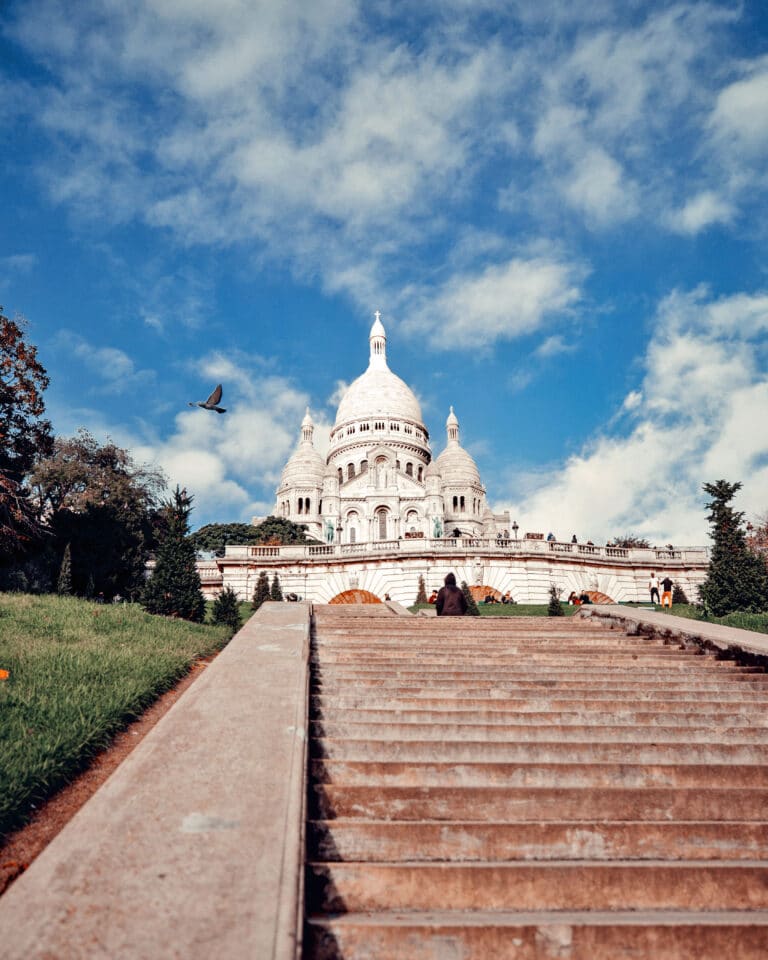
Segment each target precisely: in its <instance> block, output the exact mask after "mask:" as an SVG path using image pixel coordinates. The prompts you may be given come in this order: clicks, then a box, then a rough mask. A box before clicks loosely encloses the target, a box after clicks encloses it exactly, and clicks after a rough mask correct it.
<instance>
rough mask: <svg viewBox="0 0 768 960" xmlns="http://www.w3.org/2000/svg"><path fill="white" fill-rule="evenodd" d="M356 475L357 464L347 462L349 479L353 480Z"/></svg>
mask: <svg viewBox="0 0 768 960" xmlns="http://www.w3.org/2000/svg"><path fill="white" fill-rule="evenodd" d="M354 475H355V465H354V463H348V464H347V480H351V479H352V477H354Z"/></svg>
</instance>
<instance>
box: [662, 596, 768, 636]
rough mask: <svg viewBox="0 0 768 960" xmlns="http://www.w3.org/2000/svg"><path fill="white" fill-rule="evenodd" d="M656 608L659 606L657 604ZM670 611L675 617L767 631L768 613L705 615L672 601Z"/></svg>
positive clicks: (762, 631) (687, 605) (754, 630)
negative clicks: (722, 615)
mask: <svg viewBox="0 0 768 960" xmlns="http://www.w3.org/2000/svg"><path fill="white" fill-rule="evenodd" d="M656 609H657V610H659V609H661V608H660V607H658V606H657V607H656ZM672 613H673V614H674V615H675V616H677V617H687V618H688V619H690V620H700V621H701V622H702V623H721V624H722V625H723V626H724V627H737V628H738V629H740V630H751V631H752V632H753V633H768V613H729V614H728V616H726V617H705V616H703V615H702V612H701V610H700V609H699V608H697V607H695V606H694V605H693V604H688V603H673V604H672Z"/></svg>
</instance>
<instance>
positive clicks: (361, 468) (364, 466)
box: [360, 460, 368, 473]
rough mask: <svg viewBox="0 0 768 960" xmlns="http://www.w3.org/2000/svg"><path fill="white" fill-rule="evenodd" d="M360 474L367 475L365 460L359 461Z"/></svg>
mask: <svg viewBox="0 0 768 960" xmlns="http://www.w3.org/2000/svg"><path fill="white" fill-rule="evenodd" d="M360 473H368V461H367V460H361V461H360Z"/></svg>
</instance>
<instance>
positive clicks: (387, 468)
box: [198, 313, 708, 606]
mask: <svg viewBox="0 0 768 960" xmlns="http://www.w3.org/2000/svg"><path fill="white" fill-rule="evenodd" d="M386 344H387V338H386V333H385V331H384V327H383V325H382V323H381V320H380V318H379V315H378V313H377V314H376V321H375V323H374V324H373V327H372V328H371V333H370V359H369V363H368V369H367V370H366V371H365V373H363V374H362V375H361V376H359V377H358V378H357V379H356V380H355V381H354V382H353V383H352V384H351V385H350V387H349V388H348V390H347V392H346V393H345V394H344V396H343V398H342V400H341V403H340V404H339V408H338V410H337V412H336V420H335V423H334V425H333V428H332V430H331V434H330V445H329V448H328V455H327V457H323V456H322V454H320V452H319V451H318V450H316V449H315V446H314V431H315V427H314V424H313V422H312V418H311V417H310V415H309V410H307V413H306V415H305V417H304V420H303V421H302V424H301V438H300V440H299V444H298V446H297V448H296V450H295V451H294V453H293V455H292V456H291V457H290V459H289V460H288V462H287V463H286V465H285V467H284V469H283V473H282V477H281V480H280V485H279V487H278V490H277V498H276V502H275V508H274V511H273V513H274V514H275V515H276V516H278V517H286V518H288V519H290V520H293V521H295V522H296V523H301V524H304V525H306V527H307V529H308V531H309V533H310V535H311V537H312V541H311V542H310V543H306V544H282V545H281V544H270V543H267V544H253V545H242V546H238V545H228V546H227V547H226V550H225V552H224V556H223V557H215V558H213V559H211V560H205V561H203V560H200V561H199V562H198V570H199V572H200V577H201V581H202V584H203V590H204V592H205V594H206V596H207V597H215V596H216V595H217V594H218V593H219V591H220V590H221V589H222V587H226V586H230V587H232V589H233V590H235V592H236V593H237V595H238V596H239V597H240V599H242V600H247V599H250V598H251V597H252V596H253V591H254V589H255V587H256V583H257V581H258V578H259V576H260V574H261V573H262V572H266V573H267V574H268V576H269V577H270V578H272V577H274V576H275V575H277V576H278V577H279V580H280V584H281V586H282V589H283V592H284V594H286V595H292V596H294V597H301V598H304V599H306V600H310V601H313V602H317V603H374V602H375V603H380V602H382V601H387V600H391V601H398V602H400V603H402V604H405V605H406V606H407V605H410V604H412V603H413V602H414V600H415V598H416V594H417V589H418V585H419V582H420V581H422V580H423V582H424V585H425V587H426V590H427V593H430V592H432V591H433V590H436V589H437V588H438V587H440V586H441V585H442V583H443V578H444V577H445V575H446V574H447V573H449V572H450V573H453V574H455V576H456V577H457V579H458V580H459V581H465V582H466V583H467V585H468V586H469V587H470V589H471V590H472V591H473V592H474V593H475V594H476V595H478V596H480V597H486V596H489V595H490V596H491V597H493V598H494V599H496V600H498V599H500V598H502V597H504V598H511V599H512V600H514V601H516V602H517V603H546V602H547V600H548V598H549V591H550V588H551V587H552V586H554V587H555V588H556V589H557V590H559V591H561V593H562V596H563V597H567V596H568V595H569V593H570V592H571V591H575V592H576V593H581V592H582V591H585V590H586V591H587V592H588V593H589V594H590V596H591V598H592V599H593V601H595V602H605V601H608V600H613V601H628V600H632V601H643V600H647V599H648V590H647V584H648V577H649V574H650V572H651V571H657V572H658V571H664V572H666V573H668V574H669V576H671V577H672V579H673V580H674V581H675V582H676V583H678V584H679V585H680V586H682V587H683V588H684V589H685V591H686V593H688V594H689V596H695V595H696V593H695V591H696V588H697V585H698V584H699V583H701V581H702V580H703V579H704V577H705V575H706V569H707V563H708V554H707V550H706V548H703V547H678V548H666V549H663V550H659V549H656V548H655V547H654V548H642V549H635V548H632V549H628V548H624V547H612V546H608V545H606V546H597V545H595V544H592V543H589V542H588V543H575V542H567V543H561V542H558V541H555V540H549V539H547V540H545V539H544V534H543V532H538V533H531V532H523V531H522V530H520V528H519V526H518V524H517V522H516V521H515V522H514V523H512V524H510V518H509V514H508V513H504V514H501V515H495V514H494V513H493V512H492V511H491V509H490V507H489V506H488V503H487V501H486V497H485V488H484V487H483V484H482V481H481V480H480V474H479V472H478V469H477V466H476V464H475V462H474V460H473V459H472V457H471V456H470V455H469V454H468V453H467V451H466V450H464V448H463V447H462V446H461V443H460V442H459V422H458V420H457V418H456V416H455V414H454V412H453V408H451V411H450V413H449V415H448V419H447V421H446V430H447V438H446V439H447V442H446V446H445V449H444V450H443V451H442V453H441V454H440V455H439V456H438V457H437V458H435V459H434V460H433V459H432V451H431V449H430V445H429V432H428V430H427V427H426V425H425V424H424V421H423V418H422V413H421V407H420V406H419V402H418V400H417V399H416V397H415V396H414V394H413V391H412V390H411V389H410V388H409V387H408V386H407V384H405V383H404V382H403V381H402V380H401V379H400V377H398V376H397V375H396V374H394V373H393V372H392V371H391V370H390V369H389V367H388V366H387V352H386ZM254 522H255V523H258V522H259V521H258V520H254ZM510 529H511V530H512V535H511V536H510ZM518 531H520V536H519V537H518Z"/></svg>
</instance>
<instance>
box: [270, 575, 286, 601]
mask: <svg viewBox="0 0 768 960" xmlns="http://www.w3.org/2000/svg"><path fill="white" fill-rule="evenodd" d="M269 599H270V600H282V599H283V591H282V589H281V588H280V580H279V578H278V576H277V573H275V575H274V577H272V586H271V587H270V590H269Z"/></svg>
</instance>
